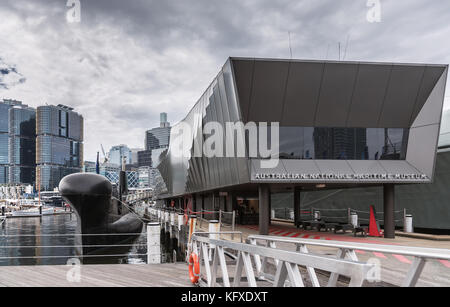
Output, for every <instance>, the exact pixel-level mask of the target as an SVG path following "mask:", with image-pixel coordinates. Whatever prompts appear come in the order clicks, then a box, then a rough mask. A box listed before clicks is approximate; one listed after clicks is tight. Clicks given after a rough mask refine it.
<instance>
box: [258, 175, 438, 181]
mask: <svg viewBox="0 0 450 307" xmlns="http://www.w3.org/2000/svg"><path fill="white" fill-rule="evenodd" d="M253 179H254V180H276V181H278V180H280V181H281V180H283V181H284V180H286V181H295V180H299V181H301V180H305V181H380V182H382V181H428V180H429V179H430V178H429V177H428V176H427V175H424V174H292V173H286V174H255V175H254V178H253Z"/></svg>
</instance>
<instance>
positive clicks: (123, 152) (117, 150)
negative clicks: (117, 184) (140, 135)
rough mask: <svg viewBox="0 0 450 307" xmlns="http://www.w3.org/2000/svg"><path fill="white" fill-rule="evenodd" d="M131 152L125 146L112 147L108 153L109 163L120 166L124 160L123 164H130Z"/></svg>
mask: <svg viewBox="0 0 450 307" xmlns="http://www.w3.org/2000/svg"><path fill="white" fill-rule="evenodd" d="M131 156H132V152H131V150H130V149H129V148H128V146H126V145H118V146H114V147H112V148H111V149H110V151H109V162H110V163H113V164H115V165H118V166H121V165H122V160H123V158H125V164H131V160H132V159H131Z"/></svg>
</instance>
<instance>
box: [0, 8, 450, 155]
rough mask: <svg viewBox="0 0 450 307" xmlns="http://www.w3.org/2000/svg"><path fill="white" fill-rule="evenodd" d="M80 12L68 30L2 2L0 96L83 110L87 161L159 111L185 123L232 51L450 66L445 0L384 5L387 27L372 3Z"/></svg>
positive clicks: (56, 13) (45, 13)
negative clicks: (372, 16) (372, 18)
mask: <svg viewBox="0 0 450 307" xmlns="http://www.w3.org/2000/svg"><path fill="white" fill-rule="evenodd" d="M81 5H82V8H81V22H80V23H68V22H67V20H66V13H67V10H68V8H67V7H66V1H57V0H52V1H27V0H20V1H2V3H1V4H0V8H1V10H0V29H1V30H2V33H3V34H2V36H1V37H0V44H2V45H3V46H8V48H5V50H2V52H0V69H1V71H2V73H1V74H0V98H11V99H17V100H21V101H23V103H25V104H28V105H30V106H31V107H37V106H38V105H44V104H45V103H48V104H54V105H57V104H60V103H61V104H65V105H71V106H73V107H75V108H76V109H77V110H78V111H79V112H80V114H83V115H84V117H85V120H86V123H85V130H86V132H87V133H86V140H85V157H86V160H95V158H96V154H97V152H98V151H100V144H103V145H104V146H105V147H107V148H110V147H112V146H114V145H116V144H121V143H123V141H124V140H126V141H127V143H128V144H127V145H128V146H130V148H139V147H141V146H142V140H141V139H142V134H143V133H145V131H146V130H148V129H150V128H151V127H156V126H157V124H158V122H159V113H160V112H161V111H163V110H164V111H166V112H168V113H169V114H171V119H172V120H171V122H172V123H177V122H179V121H180V120H182V119H183V117H184V114H185V111H186V110H188V109H190V108H191V107H192V103H191V102H192V101H196V100H197V99H198V98H199V97H200V95H201V93H202V92H203V91H204V89H205V88H206V87H207V86H208V84H209V83H208V82H209V80H211V79H212V78H213V77H215V74H216V72H217V69H218V68H219V67H220V66H221V64H222V63H223V62H224V61H225V60H226V58H227V57H228V56H244V57H245V56H252V57H253V56H255V57H263V58H290V57H291V51H292V57H293V58H300V59H328V60H338V59H339V58H340V59H341V60H342V59H344V60H352V61H360V60H361V61H362V60H370V61H388V62H394V61H395V62H406V63H423V62H428V63H439V64H441V63H449V62H450V55H449V54H448V53H447V52H446V50H447V49H448V48H447V46H446V45H445V44H448V43H447V40H446V39H445V38H447V37H448V36H449V35H450V28H448V27H447V24H446V21H447V20H448V19H450V4H449V3H446V2H442V1H441V2H437V1H436V2H433V3H430V2H429V1H424V0H414V1H395V2H393V1H391V2H388V1H381V5H382V6H381V7H382V9H381V22H379V23H376V22H375V23H371V22H369V21H368V20H367V18H366V17H367V12H368V9H369V8H368V7H367V5H366V1H361V2H356V1H352V2H350V1H349V2H345V3H343V2H336V1H320V2H318V1H311V0H305V1H301V2H299V3H298V4H297V5H294V6H292V5H287V2H286V3H285V2H283V1H281V2H277V3H275V2H273V1H259V2H258V3H257V4H256V3H252V2H249V3H238V2H235V3H233V2H227V3H215V4H211V3H210V2H205V1H195V2H192V3H182V2H180V1H165V2H163V3H161V2H160V1H158V2H148V1H133V2H132V5H130V4H128V3H124V2H123V1H103V0H98V1H83V0H82V1H81ZM316 13H317V14H316ZM228 16H234V17H233V18H229V17H228ZM247 17H248V18H247ZM417 21H420V22H417ZM423 24H426V25H427V27H426V29H423V26H422V25H423ZM330 27H333V31H329V29H330ZM289 32H290V38H291V48H289V36H288V34H289ZM410 37H415V39H414V40H411V39H410ZM339 43H340V46H341V49H340V50H341V52H340V56H339V47H338V46H339ZM124 59H126V60H124ZM55 84H56V85H57V86H55ZM55 88H57V89H58V90H57V91H55ZM449 107H450V104H449V96H448V95H447V97H446V105H445V108H446V109H448V108H449Z"/></svg>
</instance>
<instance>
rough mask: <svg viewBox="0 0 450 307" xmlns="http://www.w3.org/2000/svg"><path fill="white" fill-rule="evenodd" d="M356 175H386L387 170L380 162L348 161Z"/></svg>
mask: <svg viewBox="0 0 450 307" xmlns="http://www.w3.org/2000/svg"><path fill="white" fill-rule="evenodd" d="M347 163H348V164H349V165H350V167H351V168H352V170H353V171H354V172H355V173H356V174H374V175H382V174H386V170H385V169H384V168H383V167H382V165H381V164H380V161H356V160H354V161H353V160H352V161H347Z"/></svg>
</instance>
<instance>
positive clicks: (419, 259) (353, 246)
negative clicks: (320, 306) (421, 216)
mask: <svg viewBox="0 0 450 307" xmlns="http://www.w3.org/2000/svg"><path fill="white" fill-rule="evenodd" d="M248 240H249V241H250V244H252V245H253V246H259V245H258V242H262V243H263V244H264V246H266V247H268V248H271V249H276V250H277V251H280V249H278V248H277V245H276V243H290V244H294V245H295V247H296V251H297V252H300V253H302V254H304V255H312V254H311V253H310V252H309V250H308V248H307V246H319V247H328V248H335V249H337V252H336V258H335V259H345V258H348V259H350V260H352V261H355V262H356V261H358V257H357V256H356V253H355V251H357V250H358V251H367V252H378V253H385V254H394V255H403V256H412V257H414V261H413V263H412V264H411V267H410V269H409V271H408V273H407V275H406V277H405V279H404V280H403V283H402V287H415V286H416V284H417V281H418V280H419V278H420V275H421V274H422V271H423V269H424V267H425V264H426V263H427V261H429V260H432V259H433V260H434V259H435V260H450V249H436V248H422V247H409V246H397V245H378V244H365V243H352V242H339V241H321V240H308V239H297V238H280V237H270V236H258V235H254V236H249V237H248ZM256 267H257V271H258V272H259V274H260V275H262V276H268V277H269V278H270V275H268V274H267V273H266V270H267V260H266V259H264V260H263V261H262V262H261V261H260V260H258V259H256ZM308 274H309V276H310V278H311V281H312V283H313V285H314V286H319V282H318V279H317V276H316V273H315V271H314V267H312V266H308ZM339 275H341V274H340V273H339V272H333V273H332V274H331V276H330V279H329V281H328V286H332V287H333V286H336V283H337V280H338V277H339Z"/></svg>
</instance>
